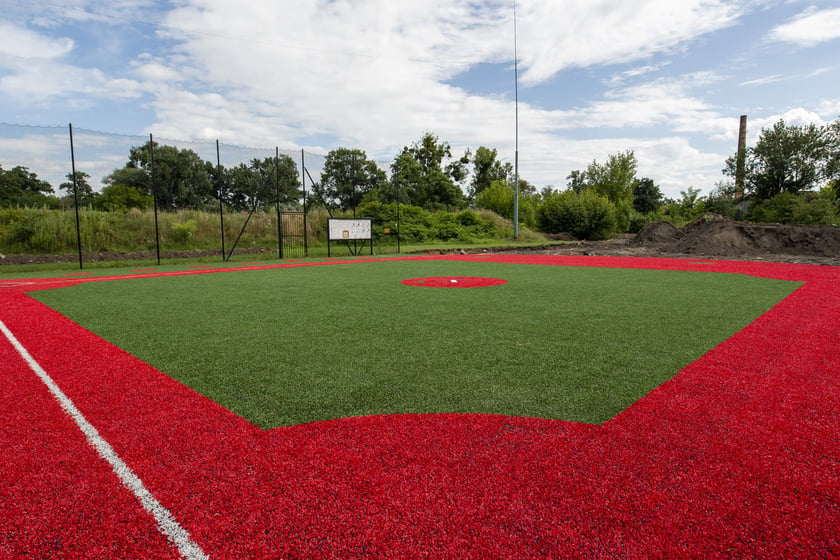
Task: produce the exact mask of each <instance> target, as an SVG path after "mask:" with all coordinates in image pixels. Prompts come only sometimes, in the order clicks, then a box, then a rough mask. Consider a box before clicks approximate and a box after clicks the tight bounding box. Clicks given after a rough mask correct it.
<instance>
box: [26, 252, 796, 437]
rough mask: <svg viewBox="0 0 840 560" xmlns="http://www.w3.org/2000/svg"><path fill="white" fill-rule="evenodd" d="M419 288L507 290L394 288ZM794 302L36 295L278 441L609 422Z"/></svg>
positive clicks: (326, 275) (637, 287)
mask: <svg viewBox="0 0 840 560" xmlns="http://www.w3.org/2000/svg"><path fill="white" fill-rule="evenodd" d="M430 276H490V277H495V278H503V279H506V280H507V281H508V282H507V284H505V285H502V286H495V287H486V288H468V289H467V288H461V289H457V288H454V289H453V288H428V287H411V286H405V285H402V284H401V283H400V281H401V280H405V279H410V278H418V277H430ZM798 286H799V284H797V283H793V282H784V281H775V280H766V279H759V278H752V277H748V276H743V275H735V274H715V273H708V272H677V271H650V270H628V269H601V268H574V267H563V266H540V265H525V264H519V265H513V264H505V265H500V264H493V263H484V262H478V263H475V262H456V261H422V262H418V261H384V262H372V263H355V264H341V265H327V266H307V267H300V268H286V269H275V270H251V271H247V272H225V273H216V274H200V275H194V276H180V277H170V278H144V279H138V280H120V281H112V282H94V283H89V284H83V285H79V286H75V287H72V288H64V289H58V290H50V291H43V292H37V293H34V294H33V296H34V297H36V298H37V299H39V300H40V301H42V302H44V303H46V304H47V305H49V306H51V307H53V308H55V309H57V310H58V311H60V312H61V313H63V314H65V315H67V316H68V317H70V318H71V319H73V320H74V321H76V322H78V323H80V324H82V325H83V326H85V327H87V328H88V329H90V330H92V331H93V332H95V333H97V334H98V335H100V336H102V337H103V338H105V339H107V340H109V341H111V342H113V343H115V344H116V345H118V346H120V347H122V348H124V349H125V350H127V351H129V352H130V353H132V354H134V355H135V356H138V357H139V358H141V359H143V360H145V361H146V362H148V363H150V364H152V365H154V366H155V367H157V368H158V369H160V370H161V371H164V372H166V373H167V374H168V375H171V376H172V377H174V378H175V379H178V380H180V381H181V382H183V383H185V384H186V385H188V386H190V387H192V388H194V389H195V390H196V391H198V392H200V393H202V394H204V395H206V396H207V397H209V398H211V399H212V400H214V401H216V402H218V403H220V404H221V405H223V406H225V407H227V408H228V409H230V410H231V411H233V412H235V413H236V414H238V415H240V416H242V417H244V418H246V419H248V420H249V421H251V422H252V423H254V424H256V425H258V426H261V427H263V428H273V427H277V426H283V425H292V424H298V423H303V422H309V421H315V420H325V419H331V418H341V417H348V416H359V415H368V414H394V413H431V412H475V413H493V414H506V415H516V416H534V417H543V418H558V419H564V420H570V421H577V422H586V423H602V422H604V421H606V420H608V419H610V418H612V417H613V416H615V415H616V414H617V413H619V412H620V411H622V410H624V409H625V408H627V407H628V406H629V405H631V404H632V403H633V402H635V401H636V400H638V399H639V398H641V397H643V396H644V395H645V394H646V393H648V392H649V391H651V390H652V389H654V388H655V387H656V386H658V385H660V384H661V383H663V382H664V381H666V380H668V379H670V378H671V377H673V376H674V375H675V374H676V373H677V372H678V371H679V370H680V369H681V368H683V367H684V366H686V365H687V364H689V363H691V362H692V361H694V360H696V359H697V358H699V357H700V356H702V355H703V354H705V353H706V352H708V351H709V350H711V349H712V348H714V347H715V346H716V345H717V344H719V343H720V342H722V341H723V340H725V339H726V338H728V337H730V336H731V335H733V334H735V333H736V332H737V331H739V330H740V329H742V328H743V327H745V326H746V325H748V324H749V323H750V322H752V321H753V320H754V319H755V318H756V317H758V316H759V315H760V314H761V313H763V312H765V311H767V310H768V309H770V308H771V307H772V306H773V305H775V304H776V303H777V302H778V301H780V300H781V299H782V298H784V297H785V296H787V295H788V294H789V293H791V292H792V291H793V290H794V289H796V287H798Z"/></svg>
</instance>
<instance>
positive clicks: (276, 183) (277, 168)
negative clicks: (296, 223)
mask: <svg viewBox="0 0 840 560" xmlns="http://www.w3.org/2000/svg"><path fill="white" fill-rule="evenodd" d="M274 188H275V190H276V191H277V200H276V201H275V202H274V208H275V209H276V210H277V258H279V259H280V260H283V224H282V223H281V218H280V148H279V147H277V146H274Z"/></svg>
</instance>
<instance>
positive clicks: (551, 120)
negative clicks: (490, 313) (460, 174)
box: [0, 0, 840, 198]
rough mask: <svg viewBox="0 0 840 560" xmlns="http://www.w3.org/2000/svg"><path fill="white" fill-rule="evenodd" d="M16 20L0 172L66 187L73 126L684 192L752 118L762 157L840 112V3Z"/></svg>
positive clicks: (5, 46)
mask: <svg viewBox="0 0 840 560" xmlns="http://www.w3.org/2000/svg"><path fill="white" fill-rule="evenodd" d="M0 11H2V13H3V19H2V20H0V123H2V124H0V165H2V166H3V168H5V169H8V168H9V167H12V166H14V165H25V166H27V167H29V168H30V170H31V171H34V172H36V173H38V174H39V176H41V177H42V178H47V179H48V180H50V179H52V178H53V177H55V176H59V177H60V176H61V174H63V173H66V172H68V171H69V169H68V167H69V166H68V163H67V160H68V156H67V152H68V150H69V148H68V147H67V143H68V141H67V139H66V138H67V136H68V135H67V131H66V130H63V129H61V128H55V129H50V128H44V127H52V126H54V127H64V129H66V128H67V125H68V123H72V124H73V126H74V127H76V128H78V129H81V130H87V131H104V132H109V133H115V134H119V135H125V138H126V139H129V140H132V141H133V140H137V139H138V138H139V139H140V141H142V137H143V136H145V137H148V135H149V134H150V133H153V134H154V137H155V139H156V140H157V139H174V140H198V141H208V142H207V143H206V146H211V145H212V144H211V143H210V142H215V140H219V141H220V142H222V143H224V144H229V145H236V146H257V147H263V148H266V149H270V150H272V151H273V150H274V147H275V146H277V147H279V148H280V149H282V150H290V151H291V153H294V152H295V151H297V152H299V151H300V150H301V149H304V150H305V151H306V152H307V153H308V154H320V155H321V156H323V155H324V154H326V153H327V152H329V151H330V150H332V149H335V148H338V147H346V148H359V149H362V150H364V151H365V152H366V154H367V155H368V157H369V158H371V159H374V160H376V161H377V162H379V164H380V166H381V167H382V168H383V169H385V170H386V171H387V170H388V167H389V165H390V163H391V161H393V158H394V156H396V154H398V153H399V151H400V150H401V149H402V148H403V147H404V146H406V145H410V144H412V143H413V142H416V141H418V140H420V138H421V137H422V136H423V135H424V134H425V133H426V132H431V133H433V134H435V135H437V136H438V138H439V139H440V140H442V141H446V142H448V143H449V144H450V146H451V147H452V151H453V155H455V156H458V157H460V155H461V154H463V152H464V151H465V150H466V149H468V148H469V149H471V150H472V151H473V152H474V151H475V150H476V148H478V147H479V146H486V147H489V148H495V149H496V150H497V151H498V156H499V158H500V159H501V160H502V161H505V162H510V163H511V164H513V163H514V162H515V159H516V152H517V145H518V154H519V174H520V176H521V177H522V178H523V179H526V180H527V181H528V182H530V183H532V184H534V185H537V186H538V187H539V188H542V187H545V186H552V187H554V188H557V189H563V188H565V186H566V183H567V176H568V175H569V173H570V172H571V171H573V170H576V169H584V168H585V167H586V166H587V165H588V164H589V163H590V162H592V161H593V160H597V161H599V162H604V161H606V159H607V157H608V156H609V155H610V154H614V153H618V152H625V151H627V150H632V151H633V152H634V154H635V155H636V158H637V160H638V173H637V175H638V176H639V177H650V178H652V179H653V180H654V181H655V182H656V183H657V184H658V185H659V186H660V188H661V190H662V192H663V193H664V194H665V195H666V196H668V197H671V198H679V196H680V193H681V192H682V191H685V190H687V189H688V188H689V187H694V188H698V189H701V193H702V194H704V195H705V194H708V193H709V192H710V191H711V190H712V189H713V188H714V187H715V185H716V184H717V183H718V182H719V181H721V180H723V179H724V176H723V175H722V173H721V169H722V168H723V167H724V162H725V160H726V158H727V157H728V156H730V155H732V154H733V153H734V152H735V151H736V149H737V136H738V126H739V118H740V115H747V118H748V133H749V135H748V143H749V144H754V142H755V140H756V138H757V137H758V135H759V133H760V131H761V128H762V127H769V126H771V125H772V124H773V123H775V122H777V121H778V120H779V119H784V120H785V122H786V123H788V124H794V125H796V124H807V123H812V122H813V123H816V124H818V125H822V124H824V123H826V122H829V121H833V120H835V119H838V118H840V1H838V0H832V1H816V0H812V1H798V0H741V1H730V0H634V1H633V2H630V1H627V0H517V2H516V3H515V4H514V2H513V1H496V0H463V1H459V0H445V1H444V0H422V1H420V0H406V1H400V2H395V1H394V0H308V1H304V2H301V1H299V0H297V1H291V0H249V1H248V2H231V1H230V0H172V1H170V2H160V1H155V0H110V1H109V2H102V1H101V0H99V1H94V0H65V1H59V0H55V1H53V2H49V1H46V2H45V1H41V0H37V1H34V2H33V1H32V0H0ZM517 100H518V102H517ZM517 109H518V111H517ZM517 112H518V117H517ZM22 125H25V126H22ZM91 136H93V135H91ZM113 138H114V137H111V136H103V137H100V138H99V142H98V144H99V146H100V147H99V149H98V151H95V152H91V153H89V154H88V155H87V156H86V157H84V158H82V161H80V162H79V164H81V165H82V167H83V168H84V169H86V170H96V172H95V173H91V174H92V175H94V177H96V178H98V177H100V176H101V175H103V174H105V173H106V172H107V171H110V170H113V169H114V168H116V167H120V166H121V165H122V164H124V162H125V160H126V158H127V149H125V146H124V145H123V144H124V142H111V141H109V139H111V140H113ZM161 142H163V143H171V142H166V141H164V140H161ZM129 143H131V142H129ZM134 144H135V145H136V144H137V142H134ZM109 145H113V146H111V147H110V148H109ZM202 146H204V144H202ZM109 149H113V150H115V151H113V152H109ZM213 150H215V145H213ZM200 155H202V156H203V157H207V158H208V159H209V156H205V155H204V154H200ZM314 159H315V160H317V159H318V158H317V157H314ZM315 179H316V180H317V176H316V177H315ZM53 181H54V179H53ZM51 182H52V181H51ZM94 186H95V187H98V186H99V185H97V184H96V182H94Z"/></svg>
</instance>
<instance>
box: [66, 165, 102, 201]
mask: <svg viewBox="0 0 840 560" xmlns="http://www.w3.org/2000/svg"><path fill="white" fill-rule="evenodd" d="M58 189H59V190H62V191H66V192H67V198H69V199H70V201H71V203H72V200H73V195H74V183H73V173H68V174H67V181H65V182H64V183H61V184H60V185H59V186H58ZM75 192H76V195H77V196H78V200H79V205H80V206H84V205H88V204H93V202H94V200H95V199H96V197H97V194H96V192H94V190H93V187H91V186H90V175H88V174H87V173H85V172H84V171H76V183H75Z"/></svg>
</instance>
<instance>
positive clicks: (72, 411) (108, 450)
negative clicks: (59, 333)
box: [0, 321, 209, 560]
mask: <svg viewBox="0 0 840 560" xmlns="http://www.w3.org/2000/svg"><path fill="white" fill-rule="evenodd" d="M0 330H2V331H3V334H4V335H6V338H7V339H9V342H11V343H12V346H14V347H15V349H16V350H17V351H18V353H19V354H20V355H21V357H22V358H23V359H24V360H25V361H26V363H27V364H29V367H30V368H31V369H32V371H34V372H35V375H37V376H38V377H39V378H40V379H41V381H43V382H44V384H45V385H46V386H47V388H49V390H50V392H51V393H52V394H53V396H54V397H55V398H56V400H58V402H59V404H60V405H61V408H63V409H64V411H65V412H66V413H67V414H68V415H69V416H70V417H71V418H72V419H73V420H74V421H75V422H76V425H77V426H78V427H79V429H80V430H82V432H83V433H84V434H85V436H86V437H87V440H88V443H90V444H91V445H92V446H93V448H94V449H96V451H97V453H99V456H100V457H102V458H103V459H105V460H106V461H107V462H108V463H109V464H110V465H111V468H112V469H113V470H114V473H116V475H117V477H119V479H120V481H121V482H122V483H123V485H124V486H125V487H126V488H128V489H129V490H131V491H132V492H134V495H135V496H136V497H137V499H138V500H140V503H141V504H142V505H143V509H145V510H146V511H148V512H149V513H151V514H152V516H153V517H154V518H155V521H157V525H158V530H159V531H160V532H161V533H163V534H164V535H166V537H167V538H168V539H169V540H170V541H171V542H172V543H173V544H174V545H175V546H176V547H178V551H179V552H180V553H181V556H182V557H184V558H186V559H188V560H199V559H202V560H204V559H208V558H209V556H207V554H205V553H204V551H203V550H202V549H201V547H200V546H198V545H197V544H195V543H194V542H193V541H192V539H191V538H190V534H189V533H188V532H187V530H186V529H184V528H183V527H181V525H179V524H178V522H177V521H176V520H175V518H174V517H173V516H172V513H170V512H169V510H168V509H166V508H165V507H164V506H163V505H162V504H161V503H160V502H159V501H157V499H156V498H155V497H154V496H153V495H152V493H151V492H149V491H148V490H147V489H146V487H145V486H144V485H143V481H142V480H140V478H139V477H138V476H137V475H136V474H134V472H133V471H132V470H131V468H130V467H129V466H128V465H127V464H126V463H125V461H123V460H122V459H120V457H119V455H117V453H116V451H114V449H113V448H112V447H111V445H110V444H109V443H108V442H107V441H105V440H104V439H103V438H102V436H100V435H99V432H98V431H97V430H96V428H94V427H93V425H92V424H91V423H90V422H88V421H87V419H86V418H85V417H84V415H82V413H81V412H80V411H79V409H78V408H76V405H74V404H73V401H71V400H70V399H69V398H68V397H67V395H65V394H64V392H63V391H62V390H61V389H59V387H58V385H56V384H55V382H54V381H53V380H52V378H51V377H50V376H49V375H48V374H47V372H46V371H44V369H43V368H42V367H41V366H40V365H39V364H38V362H36V361H35V359H34V358H33V357H32V356H31V355H30V354H29V352H27V350H26V348H24V347H23V345H22V344H21V343H20V342H18V340H17V339H16V338H15V336H14V335H13V334H12V331H10V330H9V329H8V327H6V325H5V324H4V323H3V321H0Z"/></svg>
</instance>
